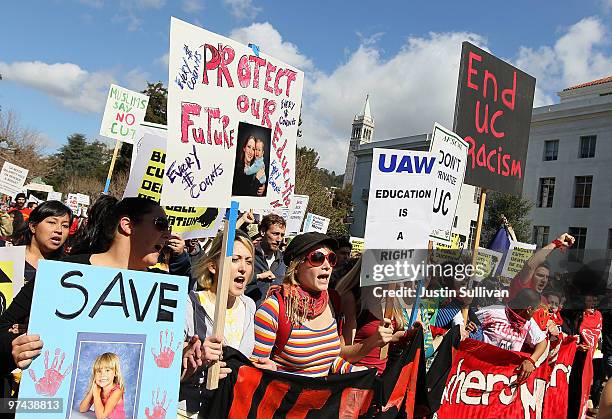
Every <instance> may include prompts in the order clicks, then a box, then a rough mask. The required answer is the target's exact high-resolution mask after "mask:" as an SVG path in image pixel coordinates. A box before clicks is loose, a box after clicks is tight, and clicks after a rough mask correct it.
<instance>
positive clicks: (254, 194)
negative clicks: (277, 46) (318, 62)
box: [161, 18, 304, 209]
mask: <svg viewBox="0 0 612 419" xmlns="http://www.w3.org/2000/svg"><path fill="white" fill-rule="evenodd" d="M169 75H170V84H169V86H168V147H167V150H168V162H167V165H166V174H165V177H164V188H163V193H162V200H161V203H162V204H165V205H168V204H171V205H195V206H210V207H219V208H227V207H229V204H230V200H232V199H233V200H235V201H237V202H239V204H240V207H241V208H243V209H244V208H252V209H259V208H269V207H282V206H285V207H289V206H290V204H291V199H292V195H293V190H294V188H295V148H296V137H297V129H298V122H299V116H300V108H301V102H302V99H301V98H302V85H303V81H304V73H302V72H301V71H299V70H297V69H296V68H294V67H291V66H289V65H287V64H285V63H283V62H281V61H279V60H277V59H275V58H273V57H270V56H268V55H266V54H264V53H262V52H257V53H256V52H254V51H253V49H251V48H249V47H247V46H246V45H243V44H240V43H238V42H236V41H233V40H231V39H228V38H225V37H223V36H220V35H217V34H215V33H212V32H209V31H207V30H204V29H202V28H199V27H197V26H193V25H190V24H188V23H186V22H183V21H180V20H178V19H175V18H172V20H171V23H170V54H169Z"/></svg>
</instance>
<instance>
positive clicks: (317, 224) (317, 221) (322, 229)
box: [304, 212, 330, 234]
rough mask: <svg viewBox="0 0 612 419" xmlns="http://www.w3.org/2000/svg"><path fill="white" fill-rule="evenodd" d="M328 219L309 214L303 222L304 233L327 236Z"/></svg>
mask: <svg viewBox="0 0 612 419" xmlns="http://www.w3.org/2000/svg"><path fill="white" fill-rule="evenodd" d="M329 221H330V219H329V218H327V217H322V216H320V215H316V214H313V213H311V212H309V213H308V214H307V215H306V220H305V221H304V233H309V232H311V231H318V232H319V233H323V234H327V229H328V228H329Z"/></svg>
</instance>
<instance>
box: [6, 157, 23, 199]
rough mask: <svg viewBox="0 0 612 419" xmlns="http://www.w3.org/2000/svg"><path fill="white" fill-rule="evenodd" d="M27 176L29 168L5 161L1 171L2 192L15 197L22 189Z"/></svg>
mask: <svg viewBox="0 0 612 419" xmlns="http://www.w3.org/2000/svg"><path fill="white" fill-rule="evenodd" d="M27 176H28V169H24V168H23V167H19V166H17V165H15V164H12V163H9V162H7V161H5V162H4V164H3V165H2V171H0V193H3V194H5V195H8V196H10V197H11V198H14V197H15V195H17V194H18V193H19V192H21V191H22V189H23V185H25V181H26V177H27Z"/></svg>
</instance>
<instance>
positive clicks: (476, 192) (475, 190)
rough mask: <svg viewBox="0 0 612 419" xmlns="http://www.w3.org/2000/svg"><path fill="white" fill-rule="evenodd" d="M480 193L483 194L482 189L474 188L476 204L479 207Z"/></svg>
mask: <svg viewBox="0 0 612 419" xmlns="http://www.w3.org/2000/svg"><path fill="white" fill-rule="evenodd" d="M480 192H481V189H480V188H479V187H478V186H476V187H475V188H474V203H475V204H478V205H480Z"/></svg>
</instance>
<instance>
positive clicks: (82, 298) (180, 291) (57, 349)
mask: <svg viewBox="0 0 612 419" xmlns="http://www.w3.org/2000/svg"><path fill="white" fill-rule="evenodd" d="M38 276H39V277H40V278H44V279H45V280H44V281H36V285H35V287H34V296H33V299H32V306H33V307H36V310H32V312H31V315H30V322H29V326H28V332H29V333H36V334H39V335H40V336H41V338H42V339H43V340H44V342H45V347H44V348H43V354H41V356H39V357H37V358H36V359H34V360H33V362H32V364H31V365H30V367H29V368H28V370H27V371H25V372H24V374H23V376H22V379H21V385H20V389H19V397H20V398H42V397H44V398H47V400H56V401H60V402H61V406H60V409H58V410H50V411H47V412H46V416H45V417H51V418H53V417H56V418H85V417H90V416H91V414H92V413H93V410H94V409H93V407H90V406H88V405H89V403H86V400H87V394H88V393H89V392H90V391H91V382H92V381H91V380H92V379H93V378H94V374H93V370H94V363H95V362H96V360H102V362H104V363H107V362H116V363H118V364H119V366H120V368H119V369H118V370H117V371H119V370H120V374H121V376H118V374H116V375H115V377H114V380H113V381H112V383H116V382H118V381H119V379H122V382H123V387H124V394H123V410H124V411H125V417H126V418H136V417H138V418H144V417H164V415H162V413H165V414H166V415H167V416H168V417H175V416H176V400H178V390H179V377H180V372H181V351H182V348H183V325H184V321H185V304H186V301H187V300H186V299H185V296H186V295H187V278H185V277H178V276H173V275H163V274H158V273H149V272H141V271H128V270H124V269H116V268H105V267H98V266H91V265H82V264H74V263H63V262H57V261H47V260H42V261H40V263H39V265H38ZM50 295H52V296H54V298H49V296H50ZM110 385H112V384H110ZM84 404H85V406H83V405H84ZM84 407H85V408H84ZM79 408H81V410H85V412H86V413H84V414H83V413H80V412H79ZM97 414H98V412H96V415H94V416H97ZM100 414H101V412H100ZM117 414H118V413H117ZM22 416H26V414H23V415H22V414H20V413H18V414H17V417H18V418H19V417H22ZM109 416H110V417H113V416H114V415H113V412H111V414H110V415H109Z"/></svg>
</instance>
